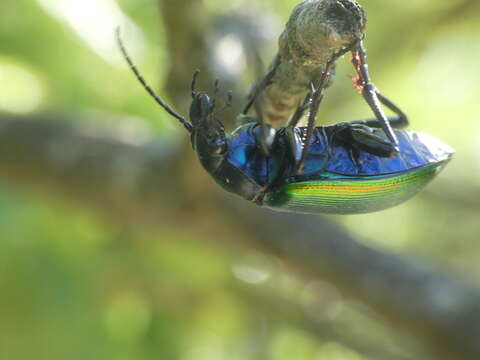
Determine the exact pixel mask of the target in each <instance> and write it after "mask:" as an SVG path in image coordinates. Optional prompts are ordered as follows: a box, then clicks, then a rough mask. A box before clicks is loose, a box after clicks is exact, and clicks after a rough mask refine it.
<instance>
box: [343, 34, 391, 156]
mask: <svg viewBox="0 0 480 360" xmlns="http://www.w3.org/2000/svg"><path fill="white" fill-rule="evenodd" d="M352 63H353V66H354V67H355V70H356V72H357V73H358V76H359V79H358V83H357V84H356V85H357V86H358V87H359V88H360V89H361V91H362V95H363V97H364V99H365V101H366V102H367V104H368V105H369V106H370V108H371V109H372V111H373V113H374V114H375V117H376V118H377V120H378V123H379V124H381V127H382V129H383V131H384V132H385V135H386V136H387V138H388V140H389V141H390V145H391V153H392V155H393V154H395V153H398V152H399V151H400V149H399V147H398V140H397V137H396V136H395V133H394V132H393V130H392V127H391V126H390V123H389V121H388V118H387V116H386V115H385V113H384V112H383V110H382V108H381V106H380V102H381V100H380V98H381V99H382V100H383V101H382V102H386V103H389V105H392V108H394V109H396V110H400V109H398V108H397V107H396V106H394V105H393V103H391V102H390V101H389V100H388V99H386V98H385V97H384V96H380V97H379V96H378V94H379V92H378V90H377V89H376V88H375V85H374V84H373V83H372V82H371V80H370V75H369V73H368V65H367V62H366V52H365V48H364V46H363V41H359V42H358V44H357V46H356V47H355V48H354V49H353V50H352Z"/></svg>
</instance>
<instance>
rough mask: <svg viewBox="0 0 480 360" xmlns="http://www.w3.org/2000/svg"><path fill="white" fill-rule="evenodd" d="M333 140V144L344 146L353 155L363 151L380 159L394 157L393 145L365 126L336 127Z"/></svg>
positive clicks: (332, 136)
mask: <svg viewBox="0 0 480 360" xmlns="http://www.w3.org/2000/svg"><path fill="white" fill-rule="evenodd" d="M331 138H332V142H333V143H337V144H342V145H343V146H344V147H345V148H348V149H349V150H350V151H351V153H352V154H357V155H358V154H359V151H360V150H361V151H365V152H368V153H370V154H373V155H375V156H380V157H390V156H392V146H391V143H390V142H389V141H388V140H386V139H384V138H382V137H380V136H378V135H376V134H375V133H374V132H373V130H372V129H371V128H370V127H368V126H365V125H363V124H359V123H354V122H345V123H340V124H337V125H334V127H333V131H332V133H331ZM353 150H354V151H353Z"/></svg>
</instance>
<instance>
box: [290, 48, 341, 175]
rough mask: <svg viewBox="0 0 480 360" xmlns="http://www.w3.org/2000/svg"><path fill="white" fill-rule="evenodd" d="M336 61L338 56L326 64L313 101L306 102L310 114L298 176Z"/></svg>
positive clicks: (297, 167) (312, 95)
mask: <svg viewBox="0 0 480 360" xmlns="http://www.w3.org/2000/svg"><path fill="white" fill-rule="evenodd" d="M336 59H337V56H335V55H334V56H332V58H331V59H330V60H329V61H328V62H327V63H326V64H325V69H324V70H323V71H322V74H321V75H320V78H319V80H318V83H317V84H316V86H315V85H313V84H312V89H313V90H312V93H311V99H310V100H308V101H307V100H305V101H304V104H306V103H310V114H309V115H308V123H307V134H306V135H305V141H304V145H303V151H302V156H301V157H300V160H299V161H298V162H297V163H296V166H295V173H297V174H298V173H301V172H302V171H303V165H304V163H305V159H306V158H307V154H308V150H309V149H310V142H311V141H312V137H313V132H314V130H315V119H316V117H317V113H318V109H319V107H320V104H321V103H322V100H323V96H324V95H325V84H326V83H327V81H328V78H329V76H330V71H331V70H332V68H333V66H334V64H335V60H336ZM297 122H298V121H297Z"/></svg>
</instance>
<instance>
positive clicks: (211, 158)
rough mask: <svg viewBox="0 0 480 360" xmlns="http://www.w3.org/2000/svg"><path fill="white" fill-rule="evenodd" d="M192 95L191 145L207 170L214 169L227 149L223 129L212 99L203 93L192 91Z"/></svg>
mask: <svg viewBox="0 0 480 360" xmlns="http://www.w3.org/2000/svg"><path fill="white" fill-rule="evenodd" d="M192 97H193V99H192V104H191V105H190V120H191V122H192V125H193V131H192V146H193V148H194V149H195V151H196V152H197V154H198V157H199V159H200V161H201V162H202V164H203V166H204V167H205V168H206V169H207V170H208V171H215V169H216V168H217V167H218V166H219V165H220V163H221V161H223V158H224V155H225V153H226V151H227V141H226V137H225V129H224V127H223V124H222V123H221V122H220V121H219V120H218V119H217V118H216V115H215V101H214V100H212V99H210V97H209V96H208V95H207V94H205V93H193V94H192Z"/></svg>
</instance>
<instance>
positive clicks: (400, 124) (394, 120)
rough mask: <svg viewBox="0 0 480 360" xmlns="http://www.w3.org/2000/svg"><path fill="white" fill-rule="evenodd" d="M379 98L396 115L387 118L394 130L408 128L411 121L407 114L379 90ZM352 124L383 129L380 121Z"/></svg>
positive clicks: (362, 121) (363, 121)
mask: <svg viewBox="0 0 480 360" xmlns="http://www.w3.org/2000/svg"><path fill="white" fill-rule="evenodd" d="M377 96H378V100H380V102H381V103H382V104H383V105H385V106H386V107H387V108H389V109H390V110H392V111H393V112H394V113H395V114H397V115H395V116H387V120H388V122H389V123H390V125H391V126H392V127H393V128H396V129H401V128H404V127H406V126H408V124H409V121H408V117H407V114H405V113H404V112H403V111H402V110H401V109H400V108H399V107H398V106H396V105H395V104H394V103H393V102H392V101H391V100H389V99H388V98H387V97H385V96H384V95H383V94H381V93H380V92H378V90H377ZM350 123H351V124H359V125H365V126H370V127H374V128H381V127H382V123H381V122H380V121H379V120H378V119H376V118H375V119H365V120H354V121H350Z"/></svg>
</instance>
